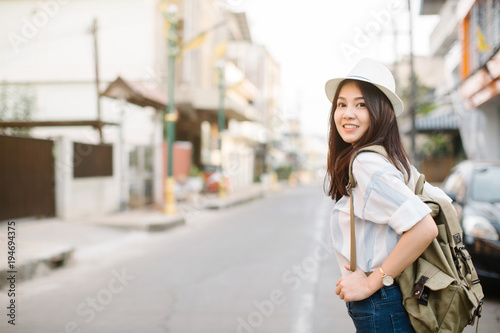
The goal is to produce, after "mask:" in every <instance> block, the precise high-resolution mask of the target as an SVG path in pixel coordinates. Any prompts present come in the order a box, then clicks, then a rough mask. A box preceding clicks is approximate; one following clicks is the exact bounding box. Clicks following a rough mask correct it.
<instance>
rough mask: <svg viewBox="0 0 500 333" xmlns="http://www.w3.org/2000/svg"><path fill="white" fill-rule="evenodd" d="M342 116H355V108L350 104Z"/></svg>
mask: <svg viewBox="0 0 500 333" xmlns="http://www.w3.org/2000/svg"><path fill="white" fill-rule="evenodd" d="M342 116H343V118H346V119H352V118H354V110H353V109H352V107H350V106H349V107H346V108H345V111H344V114H343V115H342Z"/></svg>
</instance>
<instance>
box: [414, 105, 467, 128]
mask: <svg viewBox="0 0 500 333" xmlns="http://www.w3.org/2000/svg"><path fill="white" fill-rule="evenodd" d="M415 128H416V129H417V131H418V132H447V131H456V130H458V129H459V128H460V116H459V115H458V114H456V113H455V112H453V110H447V111H444V112H432V113H430V114H429V115H427V116H423V117H419V118H417V119H416V120H415Z"/></svg>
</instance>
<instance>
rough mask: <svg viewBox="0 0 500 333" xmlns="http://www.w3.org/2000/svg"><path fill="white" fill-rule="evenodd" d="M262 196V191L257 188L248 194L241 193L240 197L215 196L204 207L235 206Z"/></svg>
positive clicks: (221, 207)
mask: <svg viewBox="0 0 500 333" xmlns="http://www.w3.org/2000/svg"><path fill="white" fill-rule="evenodd" d="M263 197H264V191H263V190H259V191H256V192H255V193H252V194H250V195H242V196H240V197H229V198H216V199H213V200H211V201H210V202H209V203H208V204H207V206H206V208H208V209H224V208H228V207H231V206H236V205H240V204H244V203H247V202H250V201H253V200H257V199H260V198H263Z"/></svg>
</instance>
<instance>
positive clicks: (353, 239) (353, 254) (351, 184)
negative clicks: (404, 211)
mask: <svg viewBox="0 0 500 333" xmlns="http://www.w3.org/2000/svg"><path fill="white" fill-rule="evenodd" d="M367 151H371V152H374V153H377V154H380V155H382V156H383V157H385V158H386V159H387V160H389V161H391V159H390V158H389V155H388V154H387V151H386V150H385V148H384V147H383V146H380V145H373V146H368V147H363V148H361V149H359V150H358V151H357V152H355V153H354V154H352V156H351V160H350V161H349V183H348V184H347V192H348V193H349V197H350V198H349V200H350V211H351V212H350V218H351V224H350V233H351V252H350V258H349V262H350V269H351V271H352V272H354V271H356V269H357V265H356V230H355V226H354V199H353V196H352V189H353V188H354V187H356V179H354V175H353V174H352V164H353V163H354V159H355V158H356V156H357V155H358V154H359V153H362V152H367ZM391 163H392V162H391ZM396 167H397V166H396ZM397 168H398V167H397ZM401 169H402V168H398V170H401ZM402 173H403V175H404V177H405V183H406V184H408V181H409V177H408V175H407V174H406V172H404V170H403V171H402ZM422 186H423V185H422Z"/></svg>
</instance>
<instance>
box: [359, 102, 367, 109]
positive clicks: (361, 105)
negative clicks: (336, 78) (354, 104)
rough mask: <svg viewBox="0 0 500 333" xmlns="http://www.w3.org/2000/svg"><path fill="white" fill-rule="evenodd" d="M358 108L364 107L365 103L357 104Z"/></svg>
mask: <svg viewBox="0 0 500 333" xmlns="http://www.w3.org/2000/svg"><path fill="white" fill-rule="evenodd" d="M358 107H360V108H364V107H366V104H365V103H359V104H358Z"/></svg>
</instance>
